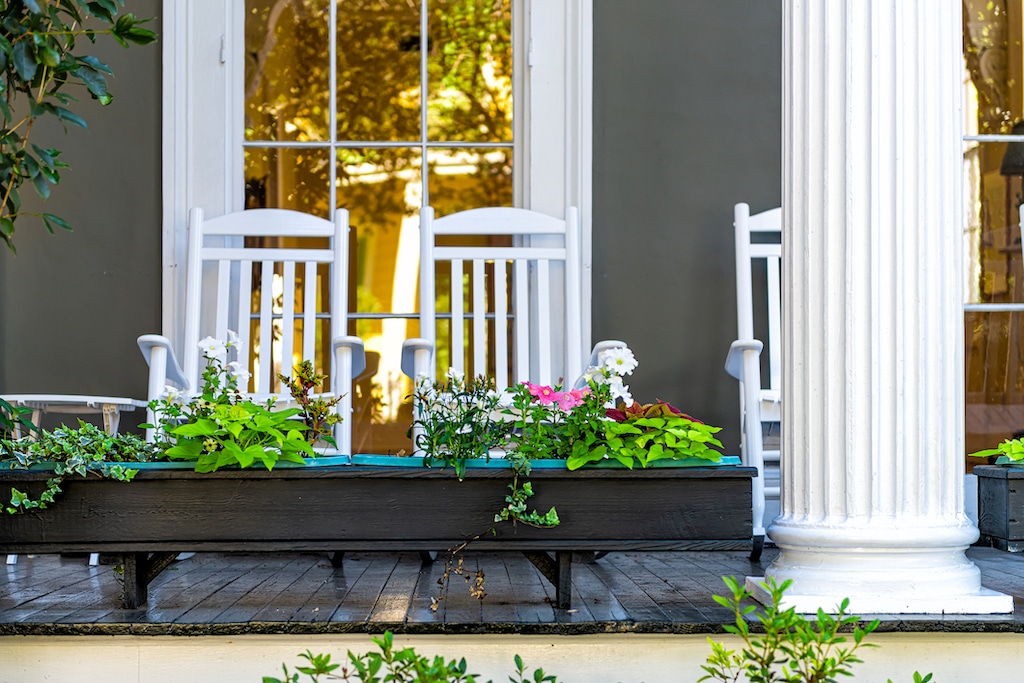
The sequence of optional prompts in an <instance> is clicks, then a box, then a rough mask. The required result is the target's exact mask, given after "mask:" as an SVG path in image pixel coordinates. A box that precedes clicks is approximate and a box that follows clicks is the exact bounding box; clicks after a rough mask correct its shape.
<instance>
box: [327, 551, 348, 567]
mask: <svg viewBox="0 0 1024 683" xmlns="http://www.w3.org/2000/svg"><path fill="white" fill-rule="evenodd" d="M327 557H328V558H329V559H330V560H331V566H332V567H340V566H342V564H343V563H344V560H345V552H344V551H343V550H335V551H333V552H330V553H327Z"/></svg>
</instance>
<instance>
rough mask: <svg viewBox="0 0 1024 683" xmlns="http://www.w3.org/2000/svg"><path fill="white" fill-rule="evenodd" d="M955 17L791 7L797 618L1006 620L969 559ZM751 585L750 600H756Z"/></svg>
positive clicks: (789, 246) (790, 392)
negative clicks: (958, 616) (837, 613)
mask: <svg viewBox="0 0 1024 683" xmlns="http://www.w3.org/2000/svg"><path fill="white" fill-rule="evenodd" d="M961 12H962V8H961V2H960V0H899V2H894V1H893V0H785V9H784V20H783V22H784V23H783V26H784V29H783V31H784V47H783V58H784V67H783V68H784V72H783V74H784V75H783V81H784V86H783V87H784V91H785V92H784V99H783V104H784V107H783V112H784V113H783V117H784V123H783V128H784V135H783V137H784V142H783V160H784V161H783V202H782V204H783V212H784V213H783V223H784V227H783V264H784V274H783V335H784V360H783V422H782V425H783V427H782V439H783V441H782V449H783V456H782V457H783V465H782V466H783V470H782V476H783V489H782V514H781V516H780V517H779V518H777V519H776V520H775V522H774V524H772V526H771V527H770V528H769V531H768V533H769V535H770V536H771V538H772V539H773V540H774V541H775V542H776V543H777V545H778V546H779V548H780V549H781V552H780V554H779V556H778V558H777V559H776V560H775V561H774V562H773V563H772V565H771V566H770V567H769V569H768V570H767V572H766V574H767V575H768V576H771V577H774V578H775V579H776V580H778V581H780V582H781V581H783V580H785V579H792V580H793V587H792V588H791V590H790V591H789V600H790V604H795V605H796V606H797V609H798V610H800V611H810V610H814V609H817V608H818V607H819V606H820V607H823V608H825V609H834V608H835V606H836V605H837V604H838V603H839V601H840V600H841V599H842V598H844V597H849V598H850V600H851V605H850V607H851V610H853V611H854V612H855V613H861V614H868V613H879V612H884V613H939V612H949V613H989V612H1001V611H1012V609H1013V604H1012V600H1011V599H1010V598H1009V597H1008V596H1003V595H1001V594H997V593H993V592H991V591H984V590H982V589H981V586H980V574H979V572H978V569H977V567H975V566H974V564H973V563H972V562H970V561H969V560H968V559H967V558H966V556H965V554H964V551H965V550H966V548H967V547H968V546H969V545H970V544H971V543H972V542H973V541H974V540H976V539H977V536H978V532H977V529H976V528H975V527H974V526H973V524H972V523H971V521H970V520H969V519H968V518H967V516H966V515H965V514H964V498H963V480H964V462H963V461H964V452H963V449H964V435H963V419H964V417H963V415H964V405H963V396H964V394H963V391H964V389H963V355H964V341H963V340H964V335H963V305H962V303H963V302H962V292H961V290H960V287H961V277H960V276H959V273H960V270H961V268H962V263H961V242H960V240H961V237H960V217H961V215H960V204H961V199H960V197H961V189H960V187H961V171H960V164H961V158H960V135H961V126H962V119H961V105H960V89H959V88H960V81H961V79H962V66H961V61H960V60H961V40H962V39H961V32H960V21H961ZM748 585H752V582H748Z"/></svg>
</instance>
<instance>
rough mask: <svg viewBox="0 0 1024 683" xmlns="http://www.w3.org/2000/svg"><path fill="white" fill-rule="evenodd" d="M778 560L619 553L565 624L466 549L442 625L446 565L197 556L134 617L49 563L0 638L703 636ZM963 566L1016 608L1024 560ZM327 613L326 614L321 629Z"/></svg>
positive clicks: (948, 622) (596, 567) (28, 569)
mask: <svg viewBox="0 0 1024 683" xmlns="http://www.w3.org/2000/svg"><path fill="white" fill-rule="evenodd" d="M776 554H777V550H775V549H773V548H768V549H766V551H765V558H764V561H763V563H761V564H752V563H750V562H749V561H747V559H746V554H745V553H744V552H743V551H725V552H653V553H646V552H616V553H610V554H609V555H607V556H605V557H603V558H602V559H600V560H598V561H596V562H594V563H585V562H580V561H576V562H575V563H574V572H573V582H572V591H573V593H572V594H573V604H574V608H575V610H576V611H561V610H556V609H554V607H553V606H552V600H553V597H554V591H553V589H552V587H551V586H550V585H549V584H548V583H547V582H546V581H545V580H544V579H543V578H541V576H540V574H539V573H538V572H537V571H536V569H535V568H534V567H533V566H532V565H531V564H530V563H529V562H528V561H527V560H526V559H525V558H524V557H523V556H522V555H521V554H520V553H518V552H477V551H473V550H469V551H467V561H471V562H474V563H475V565H471V566H475V567H479V568H482V569H483V570H484V572H485V584H484V588H485V590H486V591H487V593H488V595H487V596H486V597H485V599H484V600H483V602H478V601H477V600H476V599H475V598H473V597H472V596H470V595H469V593H468V590H467V588H466V585H465V582H464V581H463V580H462V579H461V577H457V576H456V577H455V580H454V581H453V583H452V586H451V589H450V591H449V595H448V596H447V597H446V599H445V600H444V601H442V605H443V606H444V607H445V608H446V609H442V610H440V611H439V612H438V613H434V612H431V611H430V609H429V606H430V599H429V598H430V596H431V595H432V594H436V591H437V589H438V586H437V584H436V583H435V581H436V579H437V578H438V576H440V572H441V570H442V568H443V564H444V563H443V561H438V562H435V563H434V564H433V565H426V566H419V565H418V557H417V555H416V554H415V553H352V554H350V555H349V556H348V557H347V558H346V560H345V563H344V566H343V571H341V572H336V571H335V570H334V568H332V567H331V566H330V563H329V562H328V561H327V558H326V556H325V555H321V554H316V553H289V554H276V553H275V554H263V553H237V554H234V553H233V554H225V553H210V554H198V555H196V556H194V557H193V558H191V559H188V560H184V561H180V562H176V563H174V564H173V565H172V566H171V567H170V568H169V569H168V570H167V571H165V572H163V573H162V574H161V575H160V576H159V577H157V579H155V580H154V582H153V583H152V584H151V585H150V591H151V600H152V601H153V605H151V606H149V607H147V608H144V609H137V610H124V609H114V608H113V607H112V605H113V603H114V601H113V600H112V599H111V597H112V596H116V595H118V594H119V591H120V586H119V584H118V581H117V578H116V576H115V575H114V573H113V571H112V569H111V567H108V566H103V567H94V568H89V567H88V566H87V565H86V564H85V562H84V559H83V560H77V559H75V560H68V559H62V558H60V557H59V556H56V555H47V556H39V557H36V558H32V559H28V558H23V561H24V562H25V564H24V565H22V566H15V567H11V568H9V569H10V571H9V572H7V573H6V574H4V573H0V590H2V591H3V593H4V595H6V596H7V597H0V634H3V635H19V634H21V635H29V634H31V635H46V634H51V635H52V634H55V633H56V634H76V633H83V634H86V633H93V634H99V633H124V634H128V633H133V632H150V633H161V632H163V631H160V630H159V629H161V628H167V629H168V630H167V631H166V632H167V633H175V632H179V633H184V632H187V633H188V634H190V635H199V634H203V633H205V632H210V633H213V634H220V635H223V634H225V633H229V632H230V633H236V632H237V633H275V632H291V633H295V632H308V633H318V632H343V631H359V632H363V631H365V630H367V629H369V630H373V631H376V630H378V629H380V628H391V627H394V628H395V630H399V631H403V632H405V633H451V632H484V633H522V632H528V633H529V632H542V633H564V634H573V633H604V632H609V631H643V632H663V633H679V632H687V633H689V632H701V633H703V632H709V630H712V631H713V630H716V629H718V628H720V627H721V624H723V623H728V622H730V621H731V614H730V613H729V611H728V610H726V609H725V608H722V607H721V606H718V605H716V604H715V603H714V602H713V600H712V599H711V596H712V594H715V593H717V594H723V593H724V592H725V586H724V585H723V584H722V583H721V579H720V576H721V575H723V574H732V575H735V576H743V575H754V574H757V573H760V572H763V570H764V566H766V565H767V563H770V561H771V560H772V559H773V558H774V556H775V555H776ZM968 557H969V558H971V559H972V560H974V562H975V563H976V564H977V566H978V567H979V569H980V570H981V572H982V584H983V585H984V586H986V587H988V588H993V589H995V590H1001V591H1004V592H1008V593H1010V594H1013V595H1015V596H1016V597H1017V599H1018V600H1020V599H1024V557H1022V556H1020V555H1016V554H1010V553H1004V552H1000V551H997V550H994V549H992V548H982V547H973V548H970V549H969V550H968ZM367 574H369V575H367ZM364 575H366V576H364ZM23 584H25V585H23ZM243 588H245V590H243ZM353 591H354V592H355V593H356V594H357V595H352V593H353ZM403 592H404V593H405V595H404V596H403ZM358 594H361V595H362V597H360V595H358ZM12 595H17V596H18V598H17V599H16V600H14V599H11V598H10V596H12ZM105 600H106V602H105ZM445 603H448V604H447V605H445ZM346 605H348V609H345V606H346ZM403 605H407V607H406V612H405V615H404V617H403V616H400V615H401V613H402V609H403ZM317 607H319V610H316V608H317ZM328 609H333V613H332V614H331V615H330V617H329V619H325V617H324V614H325V612H326V611H327V610H328ZM1020 612H1024V610H1022V611H1019V612H1018V614H1016V615H1014V616H1013V617H1012V619H1002V618H989V617H985V618H978V617H976V616H975V617H972V616H956V615H946V616H943V617H942V618H941V620H935V619H932V620H931V621H927V623H925V622H924V621H922V620H915V622H914V628H915V629H925V630H927V629H939V630H951V629H952V630H969V631H974V630H978V631H985V630H993V631H996V630H1002V631H1005V630H1013V631H1015V632H1024V614H1022V613H1020ZM893 619H894V620H895V621H900V622H901V623H902V622H905V621H906V619H902V620H901V619H899V618H898V617H893ZM926 620H927V618H926ZM933 622H934V623H933ZM180 627H184V629H183V630H178V631H175V630H174V629H175V628H180ZM225 628H227V629H232V630H229V631H225ZM104 629H108V630H106V631H105V630H104ZM154 629H155V630H154ZM207 630H208V631H207Z"/></svg>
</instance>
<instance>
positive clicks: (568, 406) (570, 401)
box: [555, 391, 583, 412]
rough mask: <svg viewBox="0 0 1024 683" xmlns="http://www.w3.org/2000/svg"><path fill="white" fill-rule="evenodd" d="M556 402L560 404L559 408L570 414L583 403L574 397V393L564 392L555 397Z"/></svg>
mask: <svg viewBox="0 0 1024 683" xmlns="http://www.w3.org/2000/svg"><path fill="white" fill-rule="evenodd" d="M555 401H556V402H557V403H558V407H559V408H561V409H562V410H564V411H566V412H569V411H570V410H572V409H573V408H575V407H576V406H578V405H579V404H581V403H583V401H581V400H580V399H579V398H578V397H576V396H573V395H572V392H569V391H563V392H561V393H558V394H556V395H555Z"/></svg>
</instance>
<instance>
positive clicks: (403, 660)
mask: <svg viewBox="0 0 1024 683" xmlns="http://www.w3.org/2000/svg"><path fill="white" fill-rule="evenodd" d="M373 642H374V643H376V644H377V646H378V647H379V648H380V652H369V653H367V654H363V655H357V654H355V653H353V652H352V651H351V650H350V651H349V652H348V661H347V662H346V663H345V664H337V663H332V662H331V656H330V655H324V654H317V655H315V654H313V653H311V652H309V651H308V650H307V651H306V652H305V653H303V654H301V655H299V656H300V657H302V658H303V659H305V660H306V662H308V664H306V665H302V666H297V667H295V671H294V672H291V671H289V670H288V667H287V665H282V669H283V670H284V678H274V677H273V676H264V677H263V683H298V681H299V679H300V675H304V676H305V677H307V678H308V680H311V681H321V680H323V681H359V682H360V683H378V682H379V681H395V682H407V683H476V681H477V675H476V674H471V673H467V668H466V660H465V658H463V659H460V660H458V661H456V660H454V659H453V660H450V661H445V659H444V658H443V657H440V656H435V657H434V658H433V659H431V658H429V657H425V656H423V655H420V654H417V653H416V651H415V650H414V649H413V648H411V647H406V648H403V649H401V650H395V648H394V642H393V638H392V635H391V632H390V631H387V632H385V633H384V635H383V636H381V637H380V638H374V639H373ZM515 665H516V671H515V674H514V675H513V676H509V681H511V683H527V682H528V681H533V683H558V679H557V678H555V677H554V676H548V675H547V674H545V673H544V670H543V669H535V670H534V671H533V674H532V676H531V677H529V678H527V677H526V675H527V671H526V666H525V665H524V664H523V660H522V658H520V657H519V655H516V656H515Z"/></svg>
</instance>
